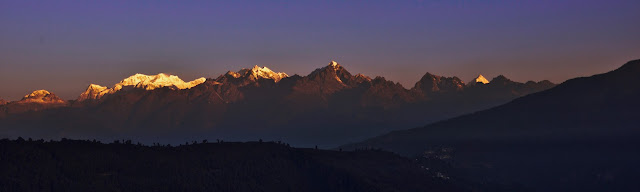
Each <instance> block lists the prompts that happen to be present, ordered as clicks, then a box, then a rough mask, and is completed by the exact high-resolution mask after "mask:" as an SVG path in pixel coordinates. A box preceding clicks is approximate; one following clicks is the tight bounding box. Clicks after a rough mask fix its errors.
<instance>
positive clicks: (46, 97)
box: [18, 90, 66, 104]
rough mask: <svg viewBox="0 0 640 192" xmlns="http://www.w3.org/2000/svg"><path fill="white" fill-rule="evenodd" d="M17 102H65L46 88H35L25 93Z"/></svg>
mask: <svg viewBox="0 0 640 192" xmlns="http://www.w3.org/2000/svg"><path fill="white" fill-rule="evenodd" d="M18 102H19V103H60V104H61V103H66V102H65V101H64V100H62V99H60V98H59V97H58V96H56V95H54V94H53V93H51V92H49V91H47V90H36V91H33V92H31V94H28V95H25V96H24V97H23V98H22V100H20V101H18Z"/></svg>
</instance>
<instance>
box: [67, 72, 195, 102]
mask: <svg viewBox="0 0 640 192" xmlns="http://www.w3.org/2000/svg"><path fill="white" fill-rule="evenodd" d="M205 81H206V79H205V78H204V77H201V78H198V79H195V80H193V81H189V82H184V81H183V80H182V79H180V78H179V77H178V76H175V75H168V74H164V73H159V74H157V75H145V74H140V73H137V74H135V75H132V76H129V77H127V78H125V79H123V80H122V81H120V82H118V83H116V84H115V85H114V86H113V87H112V88H107V87H105V86H100V85H96V84H91V85H89V87H87V90H85V91H84V92H83V93H82V94H80V96H79V97H78V101H84V100H95V99H100V98H102V97H103V96H104V95H107V94H112V93H115V92H118V91H120V90H122V89H124V88H137V89H144V90H154V89H157V88H162V87H168V88H170V89H174V90H175V89H189V88H191V87H195V86H196V85H199V84H202V83H204V82H205Z"/></svg>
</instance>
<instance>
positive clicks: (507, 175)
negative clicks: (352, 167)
mask: <svg viewBox="0 0 640 192" xmlns="http://www.w3.org/2000/svg"><path fill="white" fill-rule="evenodd" d="M500 79H502V80H500ZM505 79H506V78H498V79H494V80H492V82H491V83H490V84H488V85H489V86H492V84H494V81H496V80H500V81H498V82H507V81H506V80H505ZM639 81H640V61H639V60H634V61H630V62H628V63H627V64H625V65H623V66H622V67H620V68H618V69H616V70H613V71H611V72H607V73H604V74H598V75H594V76H590V77H580V78H575V79H571V80H568V81H566V82H564V83H562V84H560V85H558V86H555V87H554V88H551V89H548V90H545V91H541V92H538V93H533V94H530V95H526V96H523V97H520V98H517V99H515V100H513V101H512V102H509V103H507V104H504V105H500V106H498V107H494V108H491V109H488V110H484V111H479V112H475V113H471V114H467V115H463V116H459V117H456V118H452V119H448V120H444V121H440V122H437V123H433V124H430V125H427V126H425V127H420V128H414V129H409V130H405V131H394V132H391V133H388V134H385V135H382V136H379V137H376V138H372V139H369V140H366V141H364V142H361V143H357V144H353V145H348V146H343V148H358V147H373V148H383V149H387V150H391V151H394V152H398V153H402V154H406V155H414V154H423V153H425V152H428V151H430V150H434V148H438V147H444V148H450V151H455V153H453V152H452V153H451V154H448V155H453V154H455V157H453V161H456V162H459V163H460V164H462V165H464V166H461V168H462V169H465V170H466V171H470V172H472V173H473V174H476V175H479V176H478V177H475V178H476V179H478V178H491V179H500V180H503V181H504V182H519V183H526V184H527V185H528V186H529V187H531V188H537V189H538V190H540V191H602V190H605V189H609V190H610V189H615V190H613V191H637V190H638V189H640V186H639V185H637V184H636V182H635V179H637V178H638V175H640V166H639V165H638V164H637V162H638V161H640V154H638V153H633V152H632V151H638V150H640V148H639V147H638V146H640V143H638V139H639V138H640V128H639V126H638V125H640V113H638V112H637V110H638V108H640V99H638V98H640V86H636V83H637V82H639ZM545 83H547V82H544V81H541V82H539V83H537V84H545ZM529 84H530V83H529ZM484 164H486V165H487V166H486V167H483V168H470V167H473V166H470V165H484ZM595 167H598V168H597V169H594V168H595ZM603 174H608V175H610V176H611V177H612V178H617V179H614V180H610V181H607V182H603V181H602V178H599V177H598V175H603Z"/></svg>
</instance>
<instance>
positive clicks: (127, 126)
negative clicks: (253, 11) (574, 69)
mask: <svg viewBox="0 0 640 192" xmlns="http://www.w3.org/2000/svg"><path fill="white" fill-rule="evenodd" d="M553 86H555V84H553V83H551V82H549V81H540V82H533V81H529V82H526V83H518V82H514V81H511V80H509V79H507V78H506V77H504V76H498V77H495V78H493V79H492V80H491V81H488V80H487V79H485V78H484V77H483V76H482V75H480V76H478V78H475V79H473V80H472V81H471V83H467V84H465V83H464V82H463V81H462V80H460V79H459V78H458V77H441V76H437V75H433V74H431V73H426V74H425V75H424V76H423V77H422V78H421V79H420V80H419V81H418V82H417V83H416V84H415V86H414V87H413V88H411V89H406V88H404V87H403V86H402V85H400V84H399V83H395V82H393V81H389V80H387V79H385V78H384V77H375V78H370V77H367V76H365V75H362V74H356V75H353V74H351V73H350V72H349V71H347V70H346V69H345V68H344V67H342V66H341V65H340V64H338V63H337V62H335V61H332V62H330V63H329V65H327V66H324V67H321V68H318V69H316V70H314V71H313V72H311V73H310V74H308V75H306V76H300V75H293V76H289V75H287V74H286V73H282V72H274V71H272V70H271V69H269V68H267V67H258V66H255V67H253V68H251V69H241V70H239V71H237V72H233V71H229V72H227V73H225V74H223V75H220V76H219V77H217V78H198V79H195V80H193V81H189V82H185V81H183V80H182V79H180V78H179V77H177V76H174V75H168V74H163V73H160V74H157V75H144V74H135V75H133V76H130V77H128V78H126V79H124V80H122V81H120V82H118V83H116V84H115V85H113V86H111V87H107V86H101V85H96V84H91V85H89V86H88V87H87V89H86V91H85V92H83V93H81V94H80V95H79V96H78V98H77V99H75V100H70V101H65V100H62V99H60V98H59V97H57V96H55V94H53V93H50V92H48V91H45V90H38V91H35V92H33V93H31V94H29V95H27V96H25V97H24V98H23V99H22V100H20V101H11V102H6V103H4V104H2V105H0V125H1V127H2V128H1V129H0V136H3V137H17V136H23V137H24V136H33V137H38V138H61V137H72V138H79V139H82V138H86V139H106V140H110V139H114V138H115V139H117V138H131V139H135V140H138V141H142V142H149V143H150V142H168V143H177V142H182V141H184V140H193V139H203V138H224V139H231V140H255V139H257V138H263V139H269V140H284V141H287V142H290V143H292V144H294V145H298V146H314V145H318V146H321V147H335V146H338V145H339V144H344V143H348V142H354V141H358V140H363V139H365V138H369V137H372V136H375V135H379V134H382V133H385V132H388V131H392V130H398V129H404V128H407V127H417V126H419V125H424V124H427V123H430V122H434V121H438V120H442V119H446V118H451V117H455V116H458V115H462V114H465V113H469V112H474V111H478V110H482V109H486V108H489V107H492V106H496V105H499V104H503V103H506V102H509V101H510V100H512V99H515V98H517V97H520V96H524V95H527V94H530V93H535V92H538V91H542V90H546V89H549V88H551V87H553Z"/></svg>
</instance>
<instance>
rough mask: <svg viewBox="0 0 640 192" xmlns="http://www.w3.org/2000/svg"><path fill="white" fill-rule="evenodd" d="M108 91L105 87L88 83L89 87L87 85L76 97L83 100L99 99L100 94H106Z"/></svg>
mask: <svg viewBox="0 0 640 192" xmlns="http://www.w3.org/2000/svg"><path fill="white" fill-rule="evenodd" d="M109 92H110V89H109V88H107V87H104V86H100V85H96V84H91V85H89V87H87V90H85V91H84V92H82V94H80V97H78V100H79V101H84V100H89V99H99V98H101V97H102V96H104V95H106V94H108V93H109Z"/></svg>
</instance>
